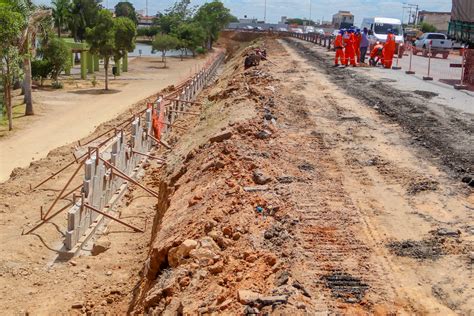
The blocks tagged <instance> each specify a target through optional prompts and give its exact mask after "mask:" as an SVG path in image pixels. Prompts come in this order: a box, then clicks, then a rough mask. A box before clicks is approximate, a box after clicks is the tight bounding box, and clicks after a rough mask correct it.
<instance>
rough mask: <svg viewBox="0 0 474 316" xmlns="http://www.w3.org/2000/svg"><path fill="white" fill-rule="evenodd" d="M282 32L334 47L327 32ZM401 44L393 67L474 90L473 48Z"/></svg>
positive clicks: (458, 87)
mask: <svg viewBox="0 0 474 316" xmlns="http://www.w3.org/2000/svg"><path fill="white" fill-rule="evenodd" d="M280 35H282V36H289V37H293V38H297V39H300V40H304V41H307V42H310V43H315V44H318V45H320V46H322V47H326V48H327V49H328V50H330V49H331V48H332V42H333V40H334V37H333V36H330V35H323V34H301V33H290V32H281V33H280ZM398 48H399V49H400V51H399V54H398V52H396V53H395V55H394V60H393V69H404V70H406V73H407V74H410V75H416V76H419V77H420V78H423V79H424V80H435V81H439V82H442V83H445V84H448V85H451V86H454V87H455V88H456V89H469V90H472V91H474V50H473V49H461V50H436V49H432V48H431V47H428V48H416V47H414V46H413V45H412V44H410V43H407V44H406V45H404V48H400V46H398ZM403 49H404V50H405V51H404V52H403V51H402V50H403ZM368 53H370V51H369V52H368ZM398 55H400V58H399V57H398ZM402 55H403V57H402Z"/></svg>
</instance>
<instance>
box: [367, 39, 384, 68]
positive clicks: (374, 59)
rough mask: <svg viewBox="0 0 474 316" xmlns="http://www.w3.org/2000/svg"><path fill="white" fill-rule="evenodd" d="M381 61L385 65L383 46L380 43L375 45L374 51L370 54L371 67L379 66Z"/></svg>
mask: <svg viewBox="0 0 474 316" xmlns="http://www.w3.org/2000/svg"><path fill="white" fill-rule="evenodd" d="M379 60H380V61H381V63H382V64H383V62H384V60H383V45H382V44H380V42H377V43H376V44H375V46H374V48H373V49H372V51H371V52H370V60H369V63H370V65H371V66H377V63H378V62H379Z"/></svg>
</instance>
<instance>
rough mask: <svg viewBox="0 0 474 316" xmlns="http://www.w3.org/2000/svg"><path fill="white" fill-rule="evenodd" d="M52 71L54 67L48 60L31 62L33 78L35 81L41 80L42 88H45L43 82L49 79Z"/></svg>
mask: <svg viewBox="0 0 474 316" xmlns="http://www.w3.org/2000/svg"><path fill="white" fill-rule="evenodd" d="M52 71H53V66H52V65H51V63H50V62H49V61H48V60H46V59H38V60H33V61H32V62H31V76H32V77H33V79H35V80H39V81H40V85H41V86H43V80H44V79H46V78H48V77H49V75H50V74H51V72H52Z"/></svg>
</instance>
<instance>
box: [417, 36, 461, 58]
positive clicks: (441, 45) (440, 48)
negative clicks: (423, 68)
mask: <svg viewBox="0 0 474 316" xmlns="http://www.w3.org/2000/svg"><path fill="white" fill-rule="evenodd" d="M430 44H431V56H432V57H435V56H436V55H437V54H441V55H443V58H444V59H446V58H448V56H449V52H450V50H451V49H452V48H453V42H452V41H451V40H449V39H448V37H447V36H446V35H444V34H443V33H425V34H423V35H422V36H421V37H419V38H418V39H417V40H416V41H415V44H414V47H413V54H415V55H416V54H418V52H421V53H422V54H423V56H428V53H429V47H430Z"/></svg>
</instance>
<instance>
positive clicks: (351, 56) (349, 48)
mask: <svg viewBox="0 0 474 316" xmlns="http://www.w3.org/2000/svg"><path fill="white" fill-rule="evenodd" d="M347 35H348V36H346V37H344V44H345V47H346V51H345V56H344V57H345V59H346V66H347V65H348V64H349V62H350V63H351V65H352V66H355V65H356V61H355V50H354V34H353V33H349V34H347Z"/></svg>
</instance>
